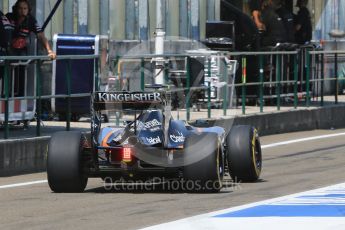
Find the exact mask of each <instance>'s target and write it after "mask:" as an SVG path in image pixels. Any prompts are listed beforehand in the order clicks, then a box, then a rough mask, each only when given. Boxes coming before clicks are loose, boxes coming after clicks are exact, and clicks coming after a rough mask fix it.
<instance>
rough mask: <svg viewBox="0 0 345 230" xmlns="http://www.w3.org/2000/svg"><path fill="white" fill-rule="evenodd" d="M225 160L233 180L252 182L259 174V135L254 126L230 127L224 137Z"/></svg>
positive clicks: (260, 160)
mask: <svg viewBox="0 0 345 230" xmlns="http://www.w3.org/2000/svg"><path fill="white" fill-rule="evenodd" d="M226 145H227V161H228V166H229V171H230V176H231V178H232V179H233V180H234V181H242V182H254V181H257V180H258V179H259V177H260V174H261V168H262V153H261V145H260V140H259V135H258V132H257V130H256V129H255V128H254V127H251V126H247V125H239V126H234V127H232V128H231V130H230V133H229V135H228V136H227V138H226Z"/></svg>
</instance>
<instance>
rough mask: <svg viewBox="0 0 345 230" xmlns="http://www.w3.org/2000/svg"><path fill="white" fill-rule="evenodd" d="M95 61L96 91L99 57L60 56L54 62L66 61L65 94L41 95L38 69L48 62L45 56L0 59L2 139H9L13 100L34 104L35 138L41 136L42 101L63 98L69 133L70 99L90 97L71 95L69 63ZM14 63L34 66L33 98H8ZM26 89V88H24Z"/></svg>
mask: <svg viewBox="0 0 345 230" xmlns="http://www.w3.org/2000/svg"><path fill="white" fill-rule="evenodd" d="M83 59H88V60H90V59H91V60H92V59H93V60H95V61H94V70H95V72H94V84H95V89H96V90H97V89H98V79H99V77H98V74H99V69H98V67H99V63H98V62H99V55H61V56H58V57H57V58H56V60H65V61H67V71H66V88H67V94H58V95H42V85H41V82H42V79H41V72H40V68H41V65H42V64H43V63H45V62H50V61H51V60H50V59H49V57H47V56H3V57H0V60H2V61H3V68H4V71H3V72H4V75H3V79H4V96H5V97H4V98H0V102H2V101H4V103H5V106H4V107H5V112H4V122H3V126H4V139H8V137H9V113H10V112H9V102H10V101H13V100H15V99H19V100H34V101H35V103H36V116H35V117H36V121H37V125H36V136H41V115H42V100H43V99H52V98H65V99H66V100H67V108H66V112H67V113H66V114H67V117H66V118H67V119H66V130H67V131H69V130H70V128H71V126H70V123H71V99H72V98H83V97H90V95H91V92H90V93H81V94H73V93H72V89H71V80H72V69H71V61H72V60H83ZM14 61H19V62H18V63H19V65H20V64H21V63H25V64H29V63H30V64H34V65H35V78H34V79H35V82H34V84H35V86H36V87H35V88H36V89H35V92H34V95H33V96H24V97H14V95H11V96H10V72H9V69H10V65H11V63H13V62H14ZM25 87H26V86H25Z"/></svg>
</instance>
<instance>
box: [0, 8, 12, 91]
mask: <svg viewBox="0 0 345 230" xmlns="http://www.w3.org/2000/svg"><path fill="white" fill-rule="evenodd" d="M11 32H12V31H11V25H10V22H9V21H8V19H7V17H6V16H5V15H4V14H3V13H2V12H1V11H0V56H6V55H7V50H8V48H9V43H10V40H11ZM0 61H1V60H0ZM1 64H2V63H1V62H0V81H3V76H4V67H3V66H2V65H1ZM1 85H2V88H0V97H1V96H2V95H3V92H4V91H3V87H4V84H1Z"/></svg>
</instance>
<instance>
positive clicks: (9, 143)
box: [0, 105, 345, 176]
mask: <svg viewBox="0 0 345 230" xmlns="http://www.w3.org/2000/svg"><path fill="white" fill-rule="evenodd" d="M208 123H209V124H208V125H212V124H216V125H219V126H222V127H224V128H225V129H226V130H229V129H230V128H231V126H232V125H237V124H246V125H252V126H255V127H257V129H258V130H259V133H260V135H261V136H265V135H272V134H278V133H287V132H296V131H307V130H314V129H331V128H343V127H345V106H344V105H334V106H327V107H324V108H314V109H298V110H291V111H284V112H273V113H264V114H251V115H245V116H238V117H235V118H229V119H217V120H210V121H209V122H208ZM49 139H50V137H40V138H27V139H19V140H6V141H5V140H4V141H0V176H9V175H16V174H22V173H30V172H42V171H44V170H45V169H46V152H47V144H48V142H49Z"/></svg>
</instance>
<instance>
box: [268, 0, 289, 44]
mask: <svg viewBox="0 0 345 230" xmlns="http://www.w3.org/2000/svg"><path fill="white" fill-rule="evenodd" d="M276 7H277V6H276V5H275V4H274V3H273V2H272V0H265V1H264V2H263V9H262V20H263V22H264V24H265V26H266V30H265V33H264V35H263V39H262V45H263V46H275V45H276V44H277V43H283V42H286V41H287V39H286V37H287V35H286V31H285V27H284V23H283V19H282V18H281V17H279V15H278V14H277V13H276V10H277V8H276Z"/></svg>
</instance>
